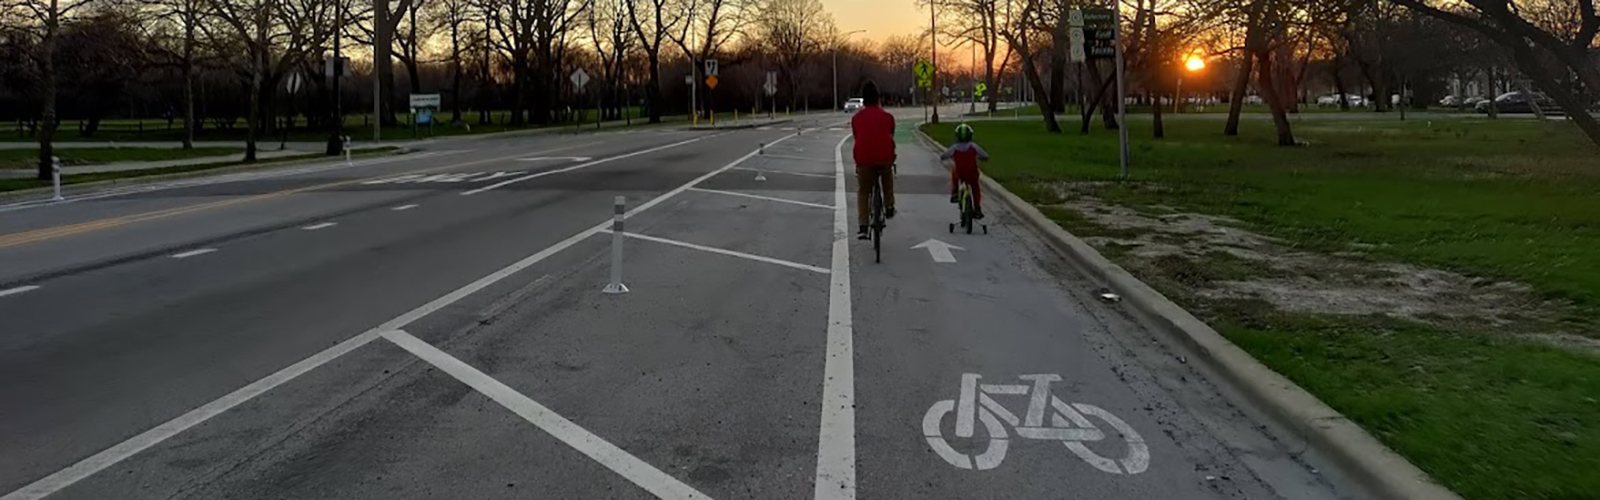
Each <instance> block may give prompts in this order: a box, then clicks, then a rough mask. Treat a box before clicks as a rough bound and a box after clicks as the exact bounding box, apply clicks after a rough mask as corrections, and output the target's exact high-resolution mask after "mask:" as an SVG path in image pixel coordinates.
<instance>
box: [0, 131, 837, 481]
mask: <svg viewBox="0 0 1600 500" xmlns="http://www.w3.org/2000/svg"><path fill="white" fill-rule="evenodd" d="M792 137H795V135H792V134H791V135H788V136H784V137H783V138H780V139H778V140H777V141H774V142H773V144H776V143H779V142H783V141H785V140H788V139H790V138H792ZM757 153H758V152H757V151H751V152H750V153H749V154H747V155H744V156H743V157H740V158H739V159H737V160H734V161H733V162H732V163H729V164H727V165H724V166H723V167H722V168H718V169H716V170H714V171H711V172H710V173H707V174H705V175H702V176H700V177H697V178H695V179H694V180H692V181H689V183H687V184H684V185H682V186H679V187H678V188H677V189H674V190H672V191H669V192H667V193H665V194H662V195H660V196H657V197H655V198H653V199H651V200H650V201H646V202H644V203H643V204H640V205H639V206H638V207H635V208H634V209H633V210H629V211H628V213H626V214H623V218H630V217H633V216H635V215H638V214H639V213H641V212H644V211H645V210H649V209H651V208H653V207H655V206H656V205H659V204H661V203H663V202H665V201H667V200H668V199H670V198H672V197H674V196H677V195H679V194H683V192H684V191H687V190H688V189H689V188H692V187H694V186H696V185H699V184H700V183H702V182H705V181H706V180H707V179H710V178H712V177H715V176H717V175H719V174H721V173H723V172H726V171H728V170H729V169H731V168H733V167H735V166H738V165H739V164H740V163H743V162H745V161H746V160H749V159H750V158H752V157H754V156H756V154H757ZM610 227H611V220H610V218H607V219H606V220H605V221H604V222H601V223H599V224H596V225H595V226H594V227H591V228H589V229H587V230H584V231H582V232H579V233H578V234H574V235H572V236H570V237H568V238H567V239H565V240H562V241H560V242H558V243H556V244H555V245H551V246H549V247H546V248H545V249H544V250H540V251H539V252H538V253H535V254H533V255H530V256H528V257H526V258H524V259H522V260H520V261H517V262H515V263H513V264H511V265H509V266H506V267H503V268H501V269H500V270H498V271H495V272H493V273H491V274H489V275H488V276H484V277H482V278H478V280H477V281H474V282H472V283H468V284H467V285H465V286H462V287H461V288H458V289H456V290H455V291H452V292H450V293H447V294H445V295H443V296H440V297H439V298H436V299H433V300H432V301H429V302H428V303H426V304H423V305H421V306H418V307H417V308H416V309H412V310H410V311H407V312H406V313H405V314H401V315H400V316H396V317H395V318H394V319H391V320H389V321H385V322H383V324H380V325H378V326H377V327H376V328H373V329H371V330H367V331H366V332H363V333H361V334H360V335H357V336H355V337H352V338H350V339H349V340H345V341H344V342H340V343H338V344H336V345H334V346H333V347H330V348H328V349H326V350H323V351H322V352H319V353H317V354H314V355H312V356H311V357H309V358H306V359H303V360H301V361H300V362H297V363H295V364H293V365H290V366H288V367H287V368H284V369H282V370H279V371H277V372H275V373H273V374H271V375H268V376H267V377H265V378H262V379H260V380H257V381H255V382H251V383H250V384H249V385H246V386H244V387H242V388H239V389H238V390H235V391H233V392H230V393H228V394H227V395H225V396H223V397H221V398H218V399H216V400H214V401H212V402H210V403H206V404H205V405H202V406H200V407H199V408H195V409H193V410H189V411H188V412H186V413H184V414H182V415H179V416H178V417H176V418H173V419H172V420H168V421H166V422H165V423H162V424H161V425H158V426H156V427H154V428H152V429H150V430H147V431H144V432H142V433H139V435H137V436H134V437H132V438H128V440H126V441H123V442H120V443H117V444H116V445H113V446H112V447H110V448H107V449H105V450H104V451H101V452H99V453H96V454H94V455H91V456H90V457H88V458H85V459H83V460H81V461H79V462H77V463H75V464H72V465H71V466H68V467H67V468H65V469H62V470H59V471H56V472H55V473H52V474H50V475H48V476H45V477H43V478H41V479H39V480H37V481H34V482H32V483H29V484H28V485H27V486H23V487H22V488H21V489H18V490H17V491H13V492H11V493H7V494H6V495H5V496H0V500H38V499H40V498H44V497H45V496H48V495H50V494H53V493H55V492H57V491H61V489H63V488H66V487H68V486H72V485H73V484H75V483H77V482H78V481H82V480H83V479H84V478H87V477H89V476H91V475H94V474H95V473H97V472H100V471H101V470H104V469H105V468H107V467H110V466H112V465H115V464H117V463H119V462H121V461H123V460H126V459H127V458H128V457H131V456H133V455H136V454H138V453H139V452H141V451H144V450H146V449H149V448H150V447H152V446H155V445H157V444H159V443H161V442H162V441H166V440H167V439H170V438H172V436H176V435H178V434H179V433H181V432H183V431H185V430H187V429H189V428H191V427H194V426H196V425H199V424H201V423H203V422H205V421H207V420H210V419H211V418H212V417H215V416H217V415H220V414H222V413H223V412H226V411H228V410H229V409H231V408H233V407H235V406H238V405H240V404H242V403H244V402H246V401H249V400H251V399H254V398H255V397H256V396H260V395H262V394H264V393H266V392H267V391H270V390H272V389H273V388H276V387H278V386H280V385H283V384H284V383H286V382H288V381H290V380H294V379H295V378H296V377H299V376H300V375H303V374H305V373H306V372H309V371H311V370H313V369H316V368H317V367H319V366H322V365H324V364H327V363H328V362H329V361H332V360H334V359H337V358H339V357H340V356H343V355H345V354H348V353H349V352H350V351H353V350H355V349H356V348H358V347H361V346H364V345H366V344H367V343H369V342H372V341H373V340H376V339H377V338H378V337H379V335H380V334H381V333H382V332H390V331H397V330H401V329H403V328H405V327H406V326H408V325H410V324H411V323H413V322H415V321H417V320H419V319H422V318H423V317H426V316H428V315H429V314H432V313H434V312H435V311H438V310H440V309H444V308H446V307H449V306H450V305H451V304H455V303H456V302H459V301H461V300H462V299H465V298H467V297H468V296H470V295H472V294H474V293H477V292H478V291H480V290H483V289H485V288H488V287H490V286H493V285H494V284H495V283H499V282H500V281H501V280H504V279H506V278H508V277H510V276H512V275H514V274H516V273H518V272H521V271H522V270H524V269H527V268H529V267H532V266H533V265H534V264H538V263H539V262H541V261H544V260H545V259H548V258H550V256H552V255H555V254H556V253H559V252H561V251H562V250H566V249H567V248H571V247H572V246H573V245H576V244H578V243H579V242H581V241H583V240H585V239H588V238H590V237H592V236H594V235H596V234H600V232H601V231H604V230H606V229H608V228H610ZM847 288H848V287H847ZM34 289H38V287H21V288H16V289H12V290H7V291H5V292H0V296H4V295H7V294H10V293H22V292H26V291H29V290H34ZM852 484H853V483H852Z"/></svg>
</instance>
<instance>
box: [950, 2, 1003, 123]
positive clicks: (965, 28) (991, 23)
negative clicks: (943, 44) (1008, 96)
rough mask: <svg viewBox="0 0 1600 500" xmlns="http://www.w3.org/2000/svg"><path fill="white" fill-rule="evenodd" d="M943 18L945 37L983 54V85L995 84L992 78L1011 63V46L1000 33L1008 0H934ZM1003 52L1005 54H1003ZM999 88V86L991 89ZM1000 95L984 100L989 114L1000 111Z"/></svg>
mask: <svg viewBox="0 0 1600 500" xmlns="http://www.w3.org/2000/svg"><path fill="white" fill-rule="evenodd" d="M935 3H936V4H937V5H938V7H939V12H940V13H941V14H943V16H942V17H943V18H944V20H943V22H942V25H943V26H945V27H946V29H945V30H944V34H945V36H947V37H950V38H955V39H959V40H965V41H966V42H967V43H971V44H974V45H975V46H976V47H977V48H978V50H979V51H980V52H982V54H981V56H980V59H979V62H980V63H982V64H983V81H984V82H987V83H990V84H996V80H995V76H996V75H998V74H1001V73H1005V71H1006V65H1007V64H1008V63H1009V62H1010V61H1011V50H1012V48H1013V47H1012V45H1011V44H1008V43H1005V41H1004V40H1003V38H1004V37H1002V36H1001V34H1000V31H1001V28H1002V25H1003V24H1004V23H1005V22H1006V21H1007V20H1006V19H1005V18H1003V17H1002V16H1003V15H1004V14H1005V13H1006V10H1007V9H1009V8H1010V7H1011V3H1012V2H1010V1H1008V0H936V1H935ZM1002 50H1003V51H1004V52H1002ZM994 86H996V87H998V85H994ZM999 99H1000V92H998V91H996V92H991V93H989V95H988V97H987V101H988V108H989V111H995V110H996V109H998V107H999V102H1000V101H999Z"/></svg>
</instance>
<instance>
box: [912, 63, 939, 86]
mask: <svg viewBox="0 0 1600 500" xmlns="http://www.w3.org/2000/svg"><path fill="white" fill-rule="evenodd" d="M933 71H934V67H933V63H930V62H928V61H927V60H926V59H919V60H917V64H916V65H914V66H912V67H911V72H912V73H914V74H916V75H917V86H918V87H922V88H925V89H926V88H932V87H933Z"/></svg>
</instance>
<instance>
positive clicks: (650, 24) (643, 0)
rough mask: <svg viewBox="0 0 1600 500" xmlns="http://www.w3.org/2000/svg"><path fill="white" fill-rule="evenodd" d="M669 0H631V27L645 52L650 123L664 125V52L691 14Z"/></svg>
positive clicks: (629, 14)
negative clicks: (662, 82) (669, 40)
mask: <svg viewBox="0 0 1600 500" xmlns="http://www.w3.org/2000/svg"><path fill="white" fill-rule="evenodd" d="M678 7H679V6H678V5H676V4H674V3H673V2H672V1H670V0H628V23H629V24H631V25H633V30H634V32H635V33H637V34H638V35H639V48H641V49H643V50H644V56H645V61H646V71H647V72H648V73H649V79H648V80H647V81H646V82H645V106H646V107H647V108H649V113H650V123H661V113H662V111H663V110H664V109H665V108H666V103H664V102H662V96H661V49H662V48H663V46H665V45H666V42H667V40H668V37H670V36H671V35H672V33H673V32H674V31H677V30H678V29H680V26H681V25H682V24H684V23H686V22H688V12H686V11H684V10H683V9H681V8H678Z"/></svg>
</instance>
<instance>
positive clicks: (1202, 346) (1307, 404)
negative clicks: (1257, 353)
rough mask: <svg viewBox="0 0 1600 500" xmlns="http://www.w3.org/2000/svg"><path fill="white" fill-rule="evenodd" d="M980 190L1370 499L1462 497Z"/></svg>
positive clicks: (1084, 251) (1042, 220)
mask: <svg viewBox="0 0 1600 500" xmlns="http://www.w3.org/2000/svg"><path fill="white" fill-rule="evenodd" d="M917 137H918V139H920V140H922V141H924V145H925V146H928V147H930V148H933V149H935V150H940V151H942V150H943V148H942V147H939V143H938V142H937V141H934V140H933V139H932V138H930V137H928V136H927V134H924V133H922V131H921V130H920V129H919V130H917ZM983 189H984V190H985V191H986V192H985V194H986V195H988V197H990V198H992V199H996V198H997V199H1000V200H1001V201H1003V202H1004V203H1005V205H1006V206H1007V207H1008V208H1010V209H1011V211H1012V212H1014V213H1016V214H1017V216H1018V218H1020V219H1022V220H1023V221H1024V222H1026V223H1027V224H1028V225H1029V226H1030V227H1032V228H1033V230H1034V231H1036V232H1037V233H1038V234H1039V235H1040V236H1043V237H1044V240H1045V242H1046V243H1047V244H1049V245H1050V246H1051V248H1054V249H1055V250H1056V251H1057V252H1059V253H1061V254H1062V255H1063V256H1064V257H1066V258H1067V260H1068V261H1069V262H1070V263H1072V264H1073V266H1074V267H1076V268H1078V270H1079V271H1081V272H1083V273H1084V274H1086V275H1088V276H1089V277H1090V278H1092V279H1094V280H1095V281H1096V282H1098V283H1099V284H1100V285H1102V286H1104V287H1106V288H1108V289H1110V290H1111V291H1112V292H1114V293H1117V294H1118V295H1121V296H1122V302H1123V303H1125V304H1128V305H1131V306H1132V309H1133V312H1134V313H1135V314H1134V316H1135V317H1136V319H1137V320H1138V321H1139V322H1140V323H1142V324H1143V325H1144V326H1145V327H1147V328H1150V329H1152V330H1154V331H1157V332H1160V333H1162V334H1164V335H1166V336H1168V337H1170V338H1171V339H1173V340H1176V341H1178V342H1180V343H1182V344H1183V345H1184V346H1186V347H1188V348H1189V349H1191V350H1193V351H1194V352H1195V354H1196V356H1197V357H1198V358H1200V359H1201V360H1202V361H1203V362H1205V363H1206V365H1207V366H1208V367H1209V368H1211V369H1212V370H1215V371H1216V372H1217V373H1220V374H1222V376H1223V377H1225V378H1226V379H1227V382H1228V384H1230V385H1231V386H1233V387H1234V388H1236V389H1238V390H1239V391H1240V393H1242V394H1243V395H1244V396H1245V397H1246V398H1247V399H1249V401H1250V403H1251V404H1253V405H1255V406H1257V407H1259V408H1261V409H1263V410H1265V412H1266V413H1267V414H1268V417H1269V418H1272V419H1273V420H1275V421H1276V423H1277V424H1278V425H1280V426H1281V427H1283V428H1284V429H1288V430H1289V431H1290V432H1293V433H1294V434H1295V435H1296V436H1297V437H1299V438H1300V439H1302V440H1305V441H1306V442H1307V443H1309V444H1310V445H1311V446H1313V447H1315V448H1316V449H1317V451H1318V452H1320V453H1322V454H1323V455H1325V456H1327V457H1328V458H1329V459H1331V460H1333V461H1334V462H1335V463H1336V464H1337V465H1338V466H1339V467H1340V468H1341V469H1343V471H1344V472H1345V473H1346V474H1349V475H1350V476H1351V477H1352V478H1353V479H1354V480H1356V481H1358V482H1360V483H1361V485H1362V486H1363V487H1365V488H1366V489H1367V490H1368V492H1370V493H1372V494H1373V495H1376V496H1377V497H1379V498H1386V499H1425V500H1459V499H1460V498H1461V497H1460V496H1458V495H1456V494H1455V493H1454V492H1451V491H1450V490H1449V489H1446V488H1445V487H1444V486H1441V485H1439V484H1438V483H1437V482H1434V480H1433V478H1431V477H1429V476H1428V474H1427V473H1425V472H1423V471H1422V469H1419V468H1417V466H1416V465H1413V464H1412V463H1411V462H1409V461H1407V460H1406V459H1405V458H1404V457H1401V456H1400V455H1399V454H1398V453H1395V452H1394V450H1390V449H1389V448H1388V447H1387V446H1384V445H1383V443H1381V442H1379V441H1378V440H1377V438H1374V437H1372V435H1371V434H1368V433H1367V432H1366V430H1364V429H1362V428H1361V427H1360V426H1358V425H1356V424H1355V423H1354V422H1351V421H1350V420H1349V419H1347V418H1345V417H1344V415H1340V414H1339V412H1337V411H1334V410H1333V408H1329V407H1328V405H1326V404H1324V403H1323V402H1322V401H1321V400H1318V399H1317V398H1316V397H1315V396H1312V395H1311V393H1309V392H1306V390H1305V389H1302V388H1300V386H1298V385H1295V384H1294V382H1291V381H1289V379H1287V378H1285V377H1284V376H1283V375H1279V374H1278V373H1277V372H1274V371H1272V370H1271V369H1270V368H1267V366H1266V365H1263V364H1261V362H1260V361H1257V360H1256V359H1255V358H1254V357H1252V356H1250V354H1249V353H1246V352H1245V351H1244V350H1243V349H1240V348H1239V346H1237V345H1234V343H1233V342H1230V341H1229V340H1228V339H1227V338H1225V337H1223V336H1222V335H1221V334H1219V333H1217V331H1216V330H1213V329H1212V328H1211V327H1210V326H1208V325H1206V324H1205V323H1204V322H1202V321H1200V319H1199V318H1196V317H1194V315H1192V314H1189V312H1188V311H1185V310H1183V308H1181V307H1178V305H1177V304H1174V303H1173V302H1172V301H1171V300H1168V299H1167V298H1166V296H1163V295H1161V293H1160V292H1157V291H1156V290H1155V289H1153V288H1150V286H1149V285H1146V284H1145V283H1144V282H1142V281H1139V279H1138V278H1135V277H1134V276H1133V275H1132V274H1129V273H1128V271H1127V270H1125V269H1123V268H1122V267H1121V266H1118V265H1116V264H1114V263H1112V262H1111V261H1110V260H1108V259H1106V258H1105V256H1103V255H1101V254H1100V252H1099V251H1097V250H1095V249H1094V247H1091V246H1089V244H1088V243H1085V242H1084V241H1083V240H1081V239H1078V237H1076V236H1073V235H1072V234H1071V233H1068V232H1067V231H1066V230H1065V229H1062V228H1061V226H1060V225H1058V224H1056V223H1055V222H1054V221H1052V220H1050V218H1049V217H1046V216H1045V215H1044V213H1042V212H1040V211H1039V209H1038V208H1035V207H1034V206H1033V204H1031V203H1028V202H1027V201H1026V200H1023V199H1022V198H1020V197H1017V196H1016V195H1014V194H1012V193H1011V192H1010V191H1007V190H1006V189H1005V187H1003V186H1001V185H1000V183H999V182H995V180H994V179H991V178H990V177H989V176H987V175H985V176H983Z"/></svg>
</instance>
